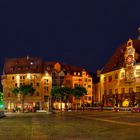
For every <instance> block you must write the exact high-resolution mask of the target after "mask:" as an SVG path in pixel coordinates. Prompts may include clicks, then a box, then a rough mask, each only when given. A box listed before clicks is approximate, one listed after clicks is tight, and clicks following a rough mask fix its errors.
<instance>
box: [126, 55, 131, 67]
mask: <svg viewBox="0 0 140 140" xmlns="http://www.w3.org/2000/svg"><path fill="white" fill-rule="evenodd" d="M132 63H133V56H132V55H128V56H127V58H126V64H128V65H130V64H132Z"/></svg>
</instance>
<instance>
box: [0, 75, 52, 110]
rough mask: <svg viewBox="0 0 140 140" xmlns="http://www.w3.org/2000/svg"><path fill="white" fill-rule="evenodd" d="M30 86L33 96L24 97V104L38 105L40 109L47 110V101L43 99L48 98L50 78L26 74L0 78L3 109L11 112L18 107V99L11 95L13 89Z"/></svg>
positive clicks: (50, 84)
mask: <svg viewBox="0 0 140 140" xmlns="http://www.w3.org/2000/svg"><path fill="white" fill-rule="evenodd" d="M24 84H31V85H32V86H33V88H34V89H35V93H34V95H33V96H26V97H25V101H24V102H25V104H27V103H28V105H29V106H34V105H35V104H36V103H38V104H39V106H40V109H42V108H47V100H45V97H48V96H50V90H51V87H52V78H51V76H50V75H49V74H48V73H47V74H39V73H27V74H7V75H3V76H2V86H3V93H4V103H5V108H7V109H9V110H11V109H14V108H15V107H16V106H18V105H19V106H20V104H21V103H20V101H18V97H17V96H15V95H14V94H13V93H12V90H13V88H14V87H19V86H20V85H24Z"/></svg>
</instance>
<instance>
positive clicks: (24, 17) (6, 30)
mask: <svg viewBox="0 0 140 140" xmlns="http://www.w3.org/2000/svg"><path fill="white" fill-rule="evenodd" d="M46 1H47V0H44V1H43V0H37V1H36V0H32V1H31V0H28V1H24V0H22V1H21V0H18V1H14V0H9V1H6V0H3V1H1V2H0V48H1V51H0V52H1V53H0V74H2V70H3V64H4V60H5V58H9V57H20V56H21V57H24V56H27V55H29V56H38V57H42V58H43V59H44V60H46V61H60V62H64V63H67V64H70V65H77V66H84V67H86V68H87V70H89V71H91V72H95V71H96V70H97V69H101V68H102V67H103V66H104V64H105V63H106V62H107V61H108V59H109V58H110V57H111V56H112V54H113V52H114V51H115V49H116V48H117V47H118V46H119V45H121V44H122V43H124V42H126V41H127V40H128V38H129V37H130V38H132V39H133V38H136V37H137V29H138V27H139V26H140V0H92V2H88V1H87V0H85V1H81V0H79V1H77V0H74V1H71V0H65V1H60V0H57V1H53V0H48V1H47V2H46Z"/></svg>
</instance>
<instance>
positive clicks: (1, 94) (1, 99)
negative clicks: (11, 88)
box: [0, 92, 3, 102]
mask: <svg viewBox="0 0 140 140" xmlns="http://www.w3.org/2000/svg"><path fill="white" fill-rule="evenodd" d="M2 101H3V93H2V92H0V102H2Z"/></svg>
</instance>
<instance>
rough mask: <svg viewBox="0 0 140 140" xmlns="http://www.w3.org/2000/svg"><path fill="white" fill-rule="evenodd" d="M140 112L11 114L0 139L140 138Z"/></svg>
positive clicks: (1, 125)
mask: <svg viewBox="0 0 140 140" xmlns="http://www.w3.org/2000/svg"><path fill="white" fill-rule="evenodd" d="M139 139H140V113H131V112H97V111H96V112H87V111H85V112H63V113H56V114H46V113H9V114H7V115H6V117H4V118H0V140H139Z"/></svg>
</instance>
